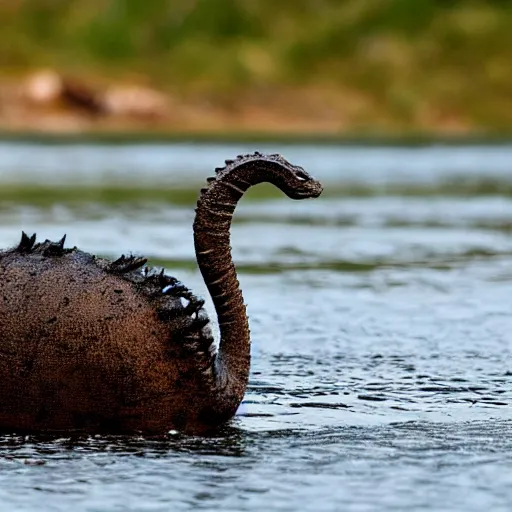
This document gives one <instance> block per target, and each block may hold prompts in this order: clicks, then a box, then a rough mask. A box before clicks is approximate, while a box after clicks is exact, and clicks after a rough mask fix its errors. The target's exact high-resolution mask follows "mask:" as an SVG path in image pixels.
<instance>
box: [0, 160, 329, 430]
mask: <svg viewBox="0 0 512 512" xmlns="http://www.w3.org/2000/svg"><path fill="white" fill-rule="evenodd" d="M261 181H270V182H272V183H275V184H276V185H277V186H279V187H280V188H281V189H282V190H284V191H285V193H287V194H288V195H289V196H290V197H293V198H296V199H301V198H305V197H316V196H317V195H319V194H320V192H321V187H320V185H319V184H318V182H315V181H314V180H312V179H311V177H309V176H308V175H307V174H306V173H305V172H304V171H303V169H301V168H300V167H295V166H292V165H291V164H289V163H288V162H286V161H285V160H284V159H282V158H281V157H279V156H277V155H271V156H269V157H265V156H263V155H260V154H255V155H245V156H241V157H239V158H238V159H237V160H235V161H228V162H227V166H226V167H225V168H221V169H218V170H217V176H216V177H214V178H211V179H209V182H210V186H209V187H208V188H206V189H203V191H202V194H201V197H200V199H199V202H198V208H197V210H196V212H197V213H196V220H195V223H194V237H195V247H196V255H197V259H198V264H199V268H200V270H201V272H202V274H203V277H204V278H205V282H206V285H207V287H208V290H209V292H210V294H211V295H212V299H213V302H214V305H215V308H216V312H217V315H218V320H219V327H220V332H221V339H220V344H219V351H218V353H217V352H216V351H215V344H214V339H213V336H212V332H211V329H210V325H209V320H208V317H207V314H206V311H205V310H204V308H203V303H204V302H203V301H202V300H200V299H198V298H197V297H195V296H194V295H193V294H192V293H191V292H190V291H189V290H188V289H187V288H186V287H185V286H184V285H182V284H181V283H179V282H178V281H177V280H176V279H175V278H172V277H168V276H166V275H164V274H163V273H156V272H154V271H152V270H150V269H148V268H147V267H145V268H144V267H143V266H144V264H145V262H146V260H145V259H142V258H133V257H132V258H124V257H121V258H120V259H119V260H117V261H115V262H109V261H107V260H103V259H100V258H96V257H94V256H92V255H90V254H87V253H84V252H82V251H80V250H78V249H76V248H73V249H65V248H64V246H63V244H64V240H61V241H60V242H57V243H51V242H49V241H46V242H44V243H42V244H35V237H32V238H28V237H27V236H26V235H25V234H23V236H22V240H21V243H20V244H19V246H18V247H16V248H14V249H12V250H7V251H4V252H1V253H0V293H1V295H0V383H1V385H0V430H3V431H11V432H86V433H98V432H115V433H135V432H142V433H150V434H163V433H165V432H167V431H168V430H170V429H178V430H183V431H187V432H201V431H204V430H207V429H211V428H215V427H216V426H218V425H220V424H222V423H224V422H225V421H227V420H228V419H229V418H230V417H232V416H233V415H234V413H235V412H236V409H237V408H238V406H239V404H240V402H241V400H242V398H243V395H244V392H245V389H246V385H247V380H248V374H249V362H250V338H249V329H248V320H247V315H246V312H245V305H244V302H243V298H242V295H241V291H240V288H239V286H238V281H237V278H236V271H235V268H234V265H233V262H232V260H231V252H230V245H229V228H230V225H231V216H232V214H233V212H234V209H235V206H236V203H237V201H238V200H239V199H240V197H241V196H242V194H243V193H244V192H245V190H246V189H247V188H248V187H249V186H250V185H252V184H256V183H259V182H261Z"/></svg>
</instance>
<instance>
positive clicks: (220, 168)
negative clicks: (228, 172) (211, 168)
mask: <svg viewBox="0 0 512 512" xmlns="http://www.w3.org/2000/svg"><path fill="white" fill-rule="evenodd" d="M224 169H225V167H215V172H216V173H217V174H219V172H222V171H223V170H224Z"/></svg>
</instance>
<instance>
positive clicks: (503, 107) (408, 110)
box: [0, 0, 512, 134]
mask: <svg viewBox="0 0 512 512" xmlns="http://www.w3.org/2000/svg"><path fill="white" fill-rule="evenodd" d="M0 17H1V19H2V30H1V31H0V44H1V46H2V49H3V50H2V52H0V72H1V73H2V74H3V75H4V76H9V77H16V76H23V74H24V73H26V72H27V71H28V70H31V69H37V68H40V67H50V68H53V69H57V70H59V71H61V72H64V73H67V74H70V75H73V76H75V77H80V78H81V79H84V80H88V81H90V82H93V83H99V84H106V83H110V82H112V81H119V82H136V83H146V84H150V85H152V86H154V87H157V88H158V89H160V90H162V91H164V92H165V93H166V94H168V95H169V97H172V98H173V101H175V102H178V103H180V104H186V105H191V106H193V107H194V108H195V109H196V110H195V111H194V112H195V114H194V115H195V116H196V117H197V120H196V121H195V122H196V124H197V129H198V130H199V131H201V130H200V128H201V116H200V113H201V112H202V111H204V112H205V121H204V122H205V124H206V125H207V127H206V131H208V130H210V131H211V130H214V129H215V127H216V126H219V128H220V129H221V130H224V131H226V130H227V131H229V130H238V129H240V130H242V131H247V130H250V128H251V127H255V130H256V131H263V132H264V131H271V132H273V131H275V132H283V131H295V132H298V133H306V132H316V133H319V132H322V133H332V134H337V133H361V134H365V133H390V132H391V133H397V134H400V133H406V132H408V131H409V130H413V131H415V132H441V133H463V134H465V133H471V134H475V133H477V134H478V133H486V132H494V133H496V132H500V131H509V130H510V127H511V126H512V66H511V65H510V62H512V31H511V29H510V27H512V6H511V5H510V3H509V2H507V1H505V0H493V1H492V0H486V1H484V0H481V1H478V0H458V1H457V0H379V1H369V0H339V1H335V0H315V1H312V0H280V1H279V2H275V1H270V0H258V1H254V2H252V1H248V0H215V1H213V0H194V1H193V0H191V1H189V2H184V1H182V0H151V1H150V2H148V1H145V0H131V1H126V0H108V1H99V0H60V1H50V0H17V1H14V0H13V1H11V2H2V3H0ZM198 113H199V114H198ZM174 123H176V124H179V120H175V121H174ZM195 126H196V125H194V123H192V125H191V128H190V131H192V132H193V131H194V130H195V128H194V127H195ZM172 127H173V126H172V122H171V125H170V126H167V128H169V129H172Z"/></svg>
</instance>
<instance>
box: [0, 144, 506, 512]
mask: <svg viewBox="0 0 512 512" xmlns="http://www.w3.org/2000/svg"><path fill="white" fill-rule="evenodd" d="M254 149H259V150H261V151H271V152H275V151H278V152H281V153H283V154H284V155H285V156H286V157H287V158H288V159H290V160H291V161H292V162H293V163H297V164H300V165H303V166H304V167H305V168H307V169H308V170H309V171H310V172H311V173H312V174H314V175H315V176H316V177H318V178H320V179H321V180H322V181H323V182H324V185H325V194H324V196H323V197H322V198H320V199H319V200H316V201H302V202H293V201H290V200H289V199H287V198H284V197H282V196H281V195H279V194H278V193H275V192H273V190H271V189H270V188H268V187H264V186H263V187H260V188H259V189H257V188H256V189H254V191H251V192H250V193H249V194H248V196H247V197H246V198H245V199H244V200H243V201H242V203H241V204H240V205H239V207H238V209H237V212H236V220H235V224H234V226H233V236H232V242H233V255H234V258H235V261H236V263H237V264H238V269H239V274H240V281H241V284H242V287H243V290H244V295H245V299H246V302H247V304H248V312H249V315H250V323H251V331H252V335H253V365H252V375H251V380H250V387H249V390H248V393H247V395H246V398H245V401H244V403H243V405H242V407H241V409H240V410H239V412H238V415H237V417H236V418H235V419H234V420H233V421H232V423H231V424H230V425H229V426H228V427H227V428H225V429H224V430H223V431H222V432H219V433H218V435H216V436H214V437H211V438H194V437H184V436H181V435H177V434H175V435H170V436H169V439H167V440H159V441H156V440H150V439H142V438H118V437H109V438H105V437H92V438H88V439H87V438H84V439H75V440H70V439H64V438H62V439H36V438H30V437H28V438H22V437H19V436H17V435H15V433H13V435H9V436H3V437H0V510H2V511H3V510H6V511H11V510H12V511H14V510H15V511H17V512H21V511H39V510H44V511H69V510H73V511H79V512H80V511H89V512H93V511H94V512H100V511H105V512H107V511H109V512H110V511H137V512H139V511H141V512H142V511H170V510H172V511H181V510H212V511H213V510H215V511H219V510H232V511H246V510H251V511H252V510H272V511H285V510H286V511H288V510H289V511H358V512H359V511H361V512H364V511H400V510H402V511H410V510H432V511H444V510H447V511H448V510H450V511H453V510H459V511H482V510H492V511H493V512H497V511H509V510H511V509H512V146H496V147H474V146H473V147H426V148H391V147H385V148H384V147H383V148H379V147H372V148H364V147H332V146H330V147H329V146H326V147H313V146H311V147H308V146H275V147H266V146H265V145H258V146H256V145H248V146H244V145H237V146H230V145H207V144H197V145H192V144H170V145H131V146H128V145H127V146H108V145H98V146H95V145H85V144H84V145H63V146H58V145H57V146H51V145H31V144H11V143H4V144H0V188H1V190H0V245H1V246H2V247H5V246H9V245H14V244H15V243H16V242H17V241H18V239H19V236H20V231H21V230H22V229H24V230H25V231H27V232H29V233H32V232H34V231H37V233H38V236H39V237H40V238H42V239H44V238H52V239H58V238H60V237H61V236H62V235H63V234H64V233H67V235H68V239H67V240H68V243H69V244H70V245H77V246H79V247H80V248H81V249H84V250H88V251H90V252H93V253H96V254H101V255H106V256H111V257H117V256H119V255H120V254H121V253H129V252H131V251H133V252H134V253H139V254H144V255H147V256H148V257H149V258H150V260H151V262H152V263H153V264H155V265H160V266H165V268H166V269H167V270H168V271H169V272H171V273H172V274H175V275H176V276H178V277H179V278H180V279H181V280H183V281H184V282H186V283H187V284H188V285H189V286H192V287H193V288H194V289H195V290H196V292H197V293H199V294H202V295H205V294H206V290H205V287H204V286H203V283H202V281H201V278H200V275H199V273H198V272H197V269H196V267H195V259H194V253H193V242H192V229H191V225H192V220H193V211H194V210H193V209H194V201H195V197H196V195H197V191H198V189H199V187H200V186H202V184H203V182H204V180H205V178H206V177H207V176H208V175H210V174H211V172H212V169H213V168H214V167H215V166H218V165H221V164H222V161H223V159H225V158H230V157H233V156H235V155H237V154H238V153H240V152H246V151H252V150H254ZM210 311H211V303H210Z"/></svg>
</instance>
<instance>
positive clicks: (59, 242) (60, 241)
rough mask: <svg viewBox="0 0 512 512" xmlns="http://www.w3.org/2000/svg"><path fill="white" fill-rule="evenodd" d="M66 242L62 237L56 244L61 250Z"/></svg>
mask: <svg viewBox="0 0 512 512" xmlns="http://www.w3.org/2000/svg"><path fill="white" fill-rule="evenodd" d="M65 241H66V235H64V236H63V237H62V238H61V239H60V240H59V241H58V242H57V244H58V245H59V246H60V248H61V249H64V242H65Z"/></svg>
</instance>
